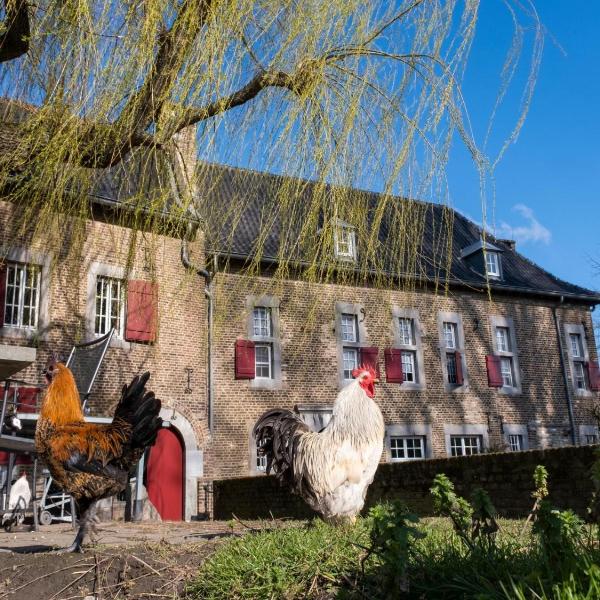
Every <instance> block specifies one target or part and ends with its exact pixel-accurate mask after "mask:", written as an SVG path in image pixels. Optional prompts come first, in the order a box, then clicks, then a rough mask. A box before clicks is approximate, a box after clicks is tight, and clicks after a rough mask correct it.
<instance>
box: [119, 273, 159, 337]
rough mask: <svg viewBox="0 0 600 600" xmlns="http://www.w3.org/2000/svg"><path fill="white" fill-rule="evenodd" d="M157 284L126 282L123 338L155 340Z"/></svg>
mask: <svg viewBox="0 0 600 600" xmlns="http://www.w3.org/2000/svg"><path fill="white" fill-rule="evenodd" d="M157 318H158V284H156V283H153V282H151V281H129V282H128V283H127V321H126V323H125V339H126V340H127V341H129V342H154V341H156V324H157Z"/></svg>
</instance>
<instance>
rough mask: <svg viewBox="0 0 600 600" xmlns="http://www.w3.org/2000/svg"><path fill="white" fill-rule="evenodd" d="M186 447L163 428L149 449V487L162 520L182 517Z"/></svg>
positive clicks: (153, 502)
mask: <svg viewBox="0 0 600 600" xmlns="http://www.w3.org/2000/svg"><path fill="white" fill-rule="evenodd" d="M183 477H184V473H183V446H182V444H181V440H180V439H179V436H178V435H177V434H176V433H175V432H174V431H173V430H172V429H168V428H166V427H163V428H162V429H161V430H160V431H159V432H158V437H157V438H156V444H155V445H154V446H153V447H152V448H151V449H150V456H149V458H148V465H147V467H146V489H147V491H148V497H149V498H150V502H152V504H153V505H154V507H155V508H156V510H157V511H158V514H159V515H160V517H161V519H162V520H163V521H182V520H183V487H184V483H183V482H184V480H183Z"/></svg>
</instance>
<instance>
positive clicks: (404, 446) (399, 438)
mask: <svg viewBox="0 0 600 600" xmlns="http://www.w3.org/2000/svg"><path fill="white" fill-rule="evenodd" d="M398 442H400V447H398ZM415 442H417V443H418V450H419V452H420V454H421V455H420V456H408V454H409V453H410V452H414V451H415V449H416V446H415V445H414V444H415ZM409 443H410V444H412V445H413V447H411V448H409V447H408V445H409ZM395 446H396V447H395ZM425 446H426V440H425V436H422V435H391V436H390V461H391V462H405V461H409V460H423V459H424V458H425V456H426V455H425ZM395 450H396V451H397V450H401V451H402V453H403V454H404V456H394V451H395Z"/></svg>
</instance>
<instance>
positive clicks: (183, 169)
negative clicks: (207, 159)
mask: <svg viewBox="0 0 600 600" xmlns="http://www.w3.org/2000/svg"><path fill="white" fill-rule="evenodd" d="M196 130H197V126H196V125H191V126H190V127H186V128H185V129H182V130H181V131H179V132H177V133H176V134H175V135H174V136H173V141H174V142H175V147H176V156H177V164H178V166H179V169H178V171H179V173H178V174H177V175H178V178H181V179H180V184H182V183H183V184H185V183H187V182H189V183H190V184H191V185H192V188H193V187H194V186H195V171H196V163H197V162H198V159H197V146H196Z"/></svg>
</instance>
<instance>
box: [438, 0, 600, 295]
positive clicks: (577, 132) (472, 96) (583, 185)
mask: <svg viewBox="0 0 600 600" xmlns="http://www.w3.org/2000/svg"><path fill="white" fill-rule="evenodd" d="M536 8H537V10H538V13H539V15H540V18H541V20H542V22H543V23H544V25H545V27H546V28H547V29H548V32H549V34H551V35H547V37H546V41H545V48H544V55H543V59H542V64H541V69H540V73H539V77H538V80H537V86H536V90H535V95H534V98H533V103H532V105H531V108H530V111H529V114H528V117H527V120H526V121H525V124H524V126H523V129H522V131H521V133H520V135H519V138H518V140H517V142H516V144H514V145H512V146H511V147H510V148H509V150H508V151H507V153H506V155H505V156H504V158H503V160H502V162H501V163H500V165H499V166H498V168H497V171H496V195H495V197H496V200H495V217H496V219H495V220H496V226H497V227H498V231H497V232H498V233H499V234H501V235H502V236H505V237H513V238H516V239H517V248H518V250H520V251H521V252H522V253H523V254H525V255H526V256H528V257H529V258H531V259H532V260H534V261H535V262H537V263H538V264H540V265H541V266H543V267H544V268H546V269H547V270H549V271H550V272H552V273H553V274H555V275H557V276H558V277H561V278H563V279H566V280H568V281H570V282H572V283H577V284H579V285H583V286H585V287H589V288H593V289H600V276H596V275H595V274H594V270H593V267H592V265H591V257H593V256H595V257H596V258H597V259H599V260H600V203H599V199H600V35H598V27H599V26H600V2H598V1H594V2H590V1H589V0H570V1H569V2H565V0H537V2H536ZM510 36H511V23H510V21H509V20H508V17H507V13H506V10H505V9H503V7H502V3H501V2H500V0H483V1H482V4H481V13H480V21H479V23H478V31H477V36H476V40H475V44H474V46H473V50H472V54H471V57H470V61H469V66H468V69H467V73H466V77H465V81H464V85H463V88H464V93H465V95H466V97H467V100H468V103H469V107H470V116H471V119H472V122H473V124H474V129H475V133H476V137H477V138H478V139H479V140H481V139H483V136H484V135H485V129H486V124H487V115H488V114H489V109H490V106H491V104H493V101H494V94H495V91H496V90H497V89H498V74H499V71H500V68H501V66H502V62H503V60H504V56H505V53H506V51H507V48H508V44H509V42H510ZM552 37H553V38H555V40H556V42H557V43H558V44H560V46H561V48H562V49H561V48H559V47H557V46H556V45H555V43H554V42H553V41H552V39H551V38H552ZM525 55H526V51H525V53H524V57H525ZM507 105H508V104H507ZM513 105H514V103H513ZM514 119H515V112H512V113H511V112H510V111H505V112H503V113H502V114H501V115H499V118H498V120H497V122H496V128H495V132H496V134H497V139H500V137H502V136H503V135H504V136H506V134H507V132H508V131H510V127H511V125H512V124H513V123H514ZM448 179H449V183H450V192H451V198H452V204H453V206H454V207H455V208H457V209H459V210H460V211H461V212H463V213H465V214H467V215H468V216H470V217H473V218H474V219H477V220H479V219H481V195H480V190H479V180H478V178H477V175H476V173H475V172H474V170H473V166H472V162H471V161H470V159H469V158H468V157H467V155H466V152H465V151H464V149H462V148H461V147H460V145H457V146H456V147H455V151H454V154H453V156H452V158H451V160H450V163H449V165H448ZM491 206H492V201H491V199H490V200H489V201H488V210H489V209H490V208H491Z"/></svg>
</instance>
